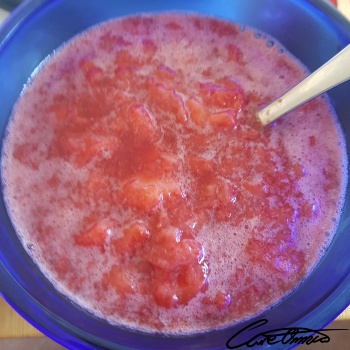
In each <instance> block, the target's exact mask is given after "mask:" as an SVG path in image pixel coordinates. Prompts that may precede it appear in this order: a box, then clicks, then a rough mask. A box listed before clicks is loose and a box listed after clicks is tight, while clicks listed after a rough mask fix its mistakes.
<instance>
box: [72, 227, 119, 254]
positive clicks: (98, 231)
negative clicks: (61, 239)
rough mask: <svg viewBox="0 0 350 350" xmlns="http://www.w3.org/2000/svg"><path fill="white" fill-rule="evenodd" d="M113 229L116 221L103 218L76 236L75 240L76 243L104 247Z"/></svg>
mask: <svg viewBox="0 0 350 350" xmlns="http://www.w3.org/2000/svg"><path fill="white" fill-rule="evenodd" d="M113 231H114V223H113V222H112V221H111V220H103V221H100V222H97V223H95V224H93V225H92V226H91V227H89V228H88V229H86V230H85V231H83V232H81V233H79V234H78V235H76V236H74V241H75V243H76V244H78V245H82V246H86V247H91V246H97V247H100V248H103V246H104V244H105V242H106V239H107V238H108V237H109V236H111V235H112V234H113Z"/></svg>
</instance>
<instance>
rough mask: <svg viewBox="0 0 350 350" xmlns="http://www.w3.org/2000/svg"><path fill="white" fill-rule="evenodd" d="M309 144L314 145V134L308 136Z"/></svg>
mask: <svg viewBox="0 0 350 350" xmlns="http://www.w3.org/2000/svg"><path fill="white" fill-rule="evenodd" d="M309 145H310V146H311V147H314V146H315V145H316V137H315V136H313V135H312V136H309Z"/></svg>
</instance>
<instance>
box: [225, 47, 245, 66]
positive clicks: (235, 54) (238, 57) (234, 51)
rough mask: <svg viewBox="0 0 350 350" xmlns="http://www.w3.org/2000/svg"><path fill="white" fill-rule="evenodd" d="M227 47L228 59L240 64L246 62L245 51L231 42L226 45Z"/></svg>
mask: <svg viewBox="0 0 350 350" xmlns="http://www.w3.org/2000/svg"><path fill="white" fill-rule="evenodd" d="M226 49H227V59H228V61H234V62H237V63H238V64H244V57H243V52H242V50H241V49H240V48H238V47H237V46H236V45H234V44H229V45H227V46H226Z"/></svg>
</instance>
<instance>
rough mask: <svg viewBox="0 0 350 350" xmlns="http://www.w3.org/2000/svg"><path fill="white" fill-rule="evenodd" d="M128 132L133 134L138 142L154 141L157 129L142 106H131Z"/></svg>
mask: <svg viewBox="0 0 350 350" xmlns="http://www.w3.org/2000/svg"><path fill="white" fill-rule="evenodd" d="M129 124H130V131H131V132H132V133H133V134H135V135H136V136H137V137H138V138H139V140H145V141H149V142H152V141H155V139H156V137H157V129H156V126H155V124H154V121H153V120H152V119H151V117H150V115H149V113H148V112H147V110H146V108H145V107H144V106H143V105H132V106H131V107H130V109H129Z"/></svg>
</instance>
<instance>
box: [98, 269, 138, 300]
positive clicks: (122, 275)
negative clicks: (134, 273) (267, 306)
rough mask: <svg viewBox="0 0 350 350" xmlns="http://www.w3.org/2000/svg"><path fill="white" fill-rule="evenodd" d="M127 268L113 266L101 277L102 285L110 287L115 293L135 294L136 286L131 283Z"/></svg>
mask: <svg viewBox="0 0 350 350" xmlns="http://www.w3.org/2000/svg"><path fill="white" fill-rule="evenodd" d="M127 270H128V269H127V268H125V267H124V268H121V267H120V266H117V265H113V266H112V267H111V269H110V271H109V272H108V273H107V274H105V275H104V276H103V279H102V285H104V286H108V285H110V286H112V287H113V288H114V290H115V291H116V292H117V293H121V294H130V293H135V291H136V286H135V284H134V283H133V282H132V279H131V277H130V275H128V273H127Z"/></svg>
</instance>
